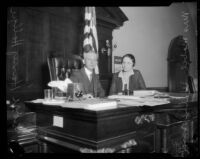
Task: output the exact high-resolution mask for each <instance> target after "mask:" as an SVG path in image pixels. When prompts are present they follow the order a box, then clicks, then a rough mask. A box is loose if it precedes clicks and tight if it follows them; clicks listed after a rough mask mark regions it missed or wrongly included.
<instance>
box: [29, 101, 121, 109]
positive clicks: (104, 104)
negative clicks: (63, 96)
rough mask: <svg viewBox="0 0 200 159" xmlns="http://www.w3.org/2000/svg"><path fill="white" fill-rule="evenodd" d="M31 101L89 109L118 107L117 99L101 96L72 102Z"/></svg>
mask: <svg viewBox="0 0 200 159" xmlns="http://www.w3.org/2000/svg"><path fill="white" fill-rule="evenodd" d="M30 102H33V103H42V104H44V105H52V106H54V105H56V106H61V107H63V108H79V109H88V110H93V111H99V110H107V109H113V108H117V101H116V100H110V99H100V98H92V99H85V100H79V101H71V102H68V101H65V100H51V101H46V100H44V99H36V100H32V101H30Z"/></svg>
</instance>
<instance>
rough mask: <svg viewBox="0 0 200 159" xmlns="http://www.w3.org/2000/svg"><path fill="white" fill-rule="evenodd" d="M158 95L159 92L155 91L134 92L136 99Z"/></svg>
mask: <svg viewBox="0 0 200 159" xmlns="http://www.w3.org/2000/svg"><path fill="white" fill-rule="evenodd" d="M156 93H158V91H155V90H136V91H134V96H136V97H147V96H153V95H155V94H156Z"/></svg>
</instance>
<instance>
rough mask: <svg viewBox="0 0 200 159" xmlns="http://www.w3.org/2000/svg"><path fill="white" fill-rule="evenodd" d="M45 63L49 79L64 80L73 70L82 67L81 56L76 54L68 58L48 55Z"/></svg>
mask: <svg viewBox="0 0 200 159" xmlns="http://www.w3.org/2000/svg"><path fill="white" fill-rule="evenodd" d="M47 63H48V67H49V74H50V80H51V81H55V80H65V79H66V78H67V77H68V78H69V77H70V75H71V73H72V72H73V71H76V70H79V69H81V68H82V67H83V62H82V59H81V57H79V56H76V55H75V56H72V57H69V58H64V57H48V58H47Z"/></svg>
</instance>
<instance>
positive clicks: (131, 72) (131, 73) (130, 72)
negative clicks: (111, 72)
mask: <svg viewBox="0 0 200 159" xmlns="http://www.w3.org/2000/svg"><path fill="white" fill-rule="evenodd" d="M127 74H128V75H129V76H131V75H134V71H133V69H132V70H131V71H129V72H127ZM118 77H121V78H122V77H123V70H122V71H120V72H119V74H118Z"/></svg>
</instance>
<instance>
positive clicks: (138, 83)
mask: <svg viewBox="0 0 200 159" xmlns="http://www.w3.org/2000/svg"><path fill="white" fill-rule="evenodd" d="M134 66H135V57H134V56H133V55H132V54H126V55H124V56H123V57H122V71H120V72H118V73H115V74H114V75H113V78H112V83H111V88H110V92H109V94H110V95H113V94H119V93H122V92H124V91H125V90H129V92H130V93H132V92H133V90H140V89H146V85H145V82H144V79H143V77H142V74H141V73H140V71H139V70H136V69H133V68H134Z"/></svg>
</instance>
